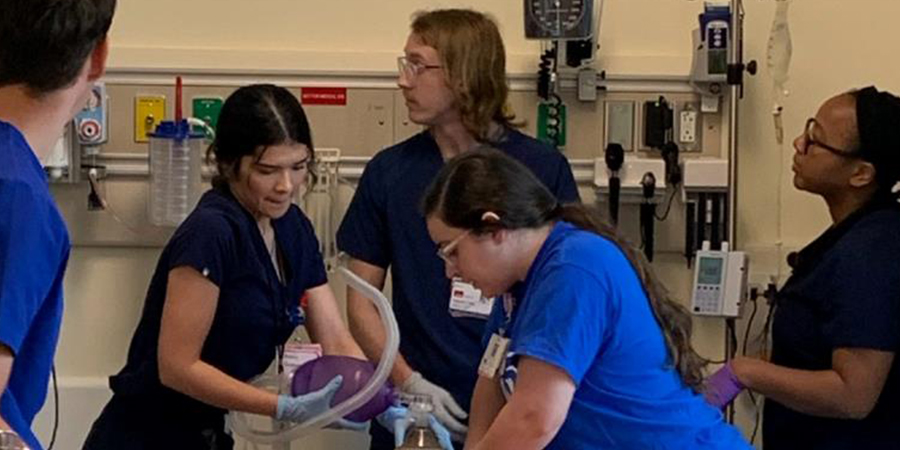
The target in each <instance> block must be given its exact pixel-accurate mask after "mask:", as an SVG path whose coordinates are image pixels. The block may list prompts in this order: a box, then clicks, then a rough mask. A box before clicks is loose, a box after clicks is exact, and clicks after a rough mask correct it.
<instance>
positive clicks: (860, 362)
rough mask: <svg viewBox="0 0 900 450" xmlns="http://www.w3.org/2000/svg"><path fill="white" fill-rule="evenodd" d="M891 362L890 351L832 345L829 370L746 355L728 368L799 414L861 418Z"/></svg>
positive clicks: (875, 398) (872, 403)
mask: <svg viewBox="0 0 900 450" xmlns="http://www.w3.org/2000/svg"><path fill="white" fill-rule="evenodd" d="M893 361H894V353H893V352H885V351H879V350H871V349H862V348H838V349H835V350H834V352H832V356H831V364H832V368H831V370H819V371H811V370H798V369H790V368H787V367H783V366H778V365H775V364H772V363H769V362H765V361H762V360H758V359H752V358H737V359H735V361H734V363H733V369H734V372H735V375H736V376H737V377H738V380H740V381H741V383H743V384H744V385H745V386H747V387H748V388H750V389H752V390H754V391H757V392H759V393H761V394H762V395H764V396H766V397H768V398H771V399H773V400H775V401H777V402H779V403H781V404H783V405H785V406H787V407H788V408H791V409H794V410H796V411H799V412H801V413H804V414H809V415H814V416H820V417H832V418H840V419H864V418H865V417H866V416H868V415H869V413H870V412H872V409H873V408H874V407H875V404H876V403H877V402H878V397H879V396H880V395H881V390H882V389H883V388H884V383H885V381H886V380H887V376H888V373H889V372H890V370H891V364H892V363H893Z"/></svg>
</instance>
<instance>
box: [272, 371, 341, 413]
mask: <svg viewBox="0 0 900 450" xmlns="http://www.w3.org/2000/svg"><path fill="white" fill-rule="evenodd" d="M343 381H344V379H343V378H342V377H341V376H340V375H338V376H336V377H334V378H332V379H331V381H329V382H328V384H326V385H325V386H324V387H323V388H322V389H319V390H318V391H312V392H309V393H307V394H303V395H298V396H296V397H293V396H290V395H283V394H282V395H279V396H278V408H277V410H276V412H275V418H276V419H278V420H289V421H291V422H303V421H306V420H307V419H309V418H311V417H315V416H318V415H320V414H322V413H323V412H325V411H327V410H328V409H329V408H331V400H332V399H333V398H334V394H336V393H337V391H338V389H340V388H341V383H342V382H343Z"/></svg>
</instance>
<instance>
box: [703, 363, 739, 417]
mask: <svg viewBox="0 0 900 450" xmlns="http://www.w3.org/2000/svg"><path fill="white" fill-rule="evenodd" d="M743 390H744V385H743V384H741V382H740V380H738V379H737V377H736V376H735V375H734V370H733V369H732V368H731V362H728V363H727V364H725V365H724V366H723V367H722V368H721V369H719V370H718V371H716V373H714V374H712V375H710V376H709V378H707V379H706V381H705V382H704V383H703V397H704V398H706V401H707V402H708V403H709V404H711V405H713V406H715V407H716V408H719V409H722V408H725V407H726V406H728V404H730V403H731V402H732V401H734V399H735V397H737V396H738V394H740V393H741V391H743Z"/></svg>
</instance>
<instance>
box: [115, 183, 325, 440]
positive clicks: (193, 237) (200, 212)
mask: <svg viewBox="0 0 900 450" xmlns="http://www.w3.org/2000/svg"><path fill="white" fill-rule="evenodd" d="M272 226H273V228H274V229H275V239H276V241H277V243H278V249H279V252H280V256H281V260H282V264H283V267H284V279H285V280H286V284H282V283H281V281H279V279H278V275H277V273H276V271H275V267H274V265H273V264H272V260H271V258H270V256H269V253H268V250H267V249H266V246H265V243H264V242H263V239H262V236H261V235H260V232H259V228H258V226H257V224H256V221H255V219H254V218H253V217H252V216H251V215H250V214H249V213H248V212H247V211H246V210H245V209H244V208H243V207H241V205H240V204H239V203H238V202H237V200H236V199H235V198H234V196H233V195H232V194H231V193H230V192H229V191H228V189H227V188H215V189H212V190H210V191H208V192H206V193H205V194H204V195H203V197H202V198H201V199H200V202H199V204H198V205H197V207H196V208H195V209H194V211H193V212H191V214H190V215H189V216H188V218H187V219H185V221H184V222H183V223H182V224H181V226H179V227H178V230H176V232H175V234H174V236H172V239H171V240H170V241H169V243H168V244H167V245H166V247H165V249H164V250H163V252H162V255H161V256H160V258H159V263H158V264H157V266H156V272H155V273H154V274H153V278H152V280H151V282H150V287H149V289H148V290H147V298H146V301H145V303H144V311H143V313H142V315H141V320H140V323H139V324H138V327H137V330H136V331H135V334H134V338H133V339H132V340H131V346H130V348H129V351H128V361H127V363H126V364H125V367H124V368H123V369H122V371H121V372H119V373H118V374H117V375H115V376H113V377H110V387H111V388H112V390H113V392H115V394H116V395H124V396H133V397H135V398H144V399H146V401H147V402H152V406H153V409H157V410H164V411H169V414H170V416H171V417H182V418H184V420H186V421H189V422H191V423H196V424H197V426H198V427H201V426H209V424H214V425H216V424H218V423H220V422H221V419H222V417H223V415H224V413H225V411H224V410H221V409H219V408H215V407H213V406H210V405H206V404H204V403H202V402H200V401H197V400H194V399H192V398H190V397H188V396H186V395H183V394H181V393H178V392H175V391H173V390H171V389H169V388H167V387H164V386H163V385H162V384H161V383H160V381H159V369H158V367H157V362H156V358H157V341H158V339H159V328H160V321H161V318H162V311H163V305H164V303H165V296H166V288H167V285H168V276H169V272H170V271H171V270H172V269H175V268H177V267H185V266H186V267H192V268H194V269H196V270H197V271H198V272H200V273H201V274H203V275H205V276H206V277H207V278H208V279H209V280H210V281H211V282H212V283H213V284H215V285H216V286H218V287H219V299H218V304H217V306H216V313H215V317H214V318H213V323H212V327H211V328H210V330H209V335H208V336H207V338H206V342H205V343H204V346H203V349H202V351H201V354H200V359H202V360H203V361H204V362H206V363H209V364H211V365H212V366H214V367H216V368H218V369H219V370H221V371H223V372H225V373H226V374H228V375H231V376H232V377H234V378H237V379H239V380H242V381H247V380H249V379H251V378H252V377H254V376H256V375H259V374H261V373H262V372H264V371H265V370H266V368H268V366H269V364H270V363H271V362H272V359H273V358H274V356H275V352H276V348H277V347H278V346H280V345H282V344H284V342H285V341H286V340H287V339H288V337H290V335H291V333H292V332H293V330H294V329H295V328H296V327H297V326H298V325H300V324H301V323H302V319H303V312H302V310H301V309H300V299H301V297H302V296H303V294H304V293H305V292H306V291H307V290H309V289H312V288H315V287H318V286H321V285H323V284H325V283H326V282H327V279H326V274H325V266H324V264H323V261H322V255H321V253H320V252H319V245H318V241H317V240H316V235H315V233H314V231H313V227H312V224H311V223H310V221H309V220H308V219H307V218H306V216H304V215H303V213H302V212H301V211H300V209H299V208H297V206H295V205H292V206H291V207H290V209H289V210H288V212H287V213H286V214H285V215H284V216H282V217H281V218H278V219H276V220H273V221H272ZM149 406H150V405H149V404H148V408H147V409H148V410H149V409H150V408H149ZM140 413H141V412H140V411H135V414H140ZM171 417H170V418H171ZM150 419H152V420H158V419H159V418H150ZM150 419H148V420H150ZM148 426H149V425H148Z"/></svg>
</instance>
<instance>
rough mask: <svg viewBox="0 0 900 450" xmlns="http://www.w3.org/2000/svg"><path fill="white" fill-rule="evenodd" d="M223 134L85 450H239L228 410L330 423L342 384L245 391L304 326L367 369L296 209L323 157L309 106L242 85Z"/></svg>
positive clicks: (270, 89) (279, 91)
mask: <svg viewBox="0 0 900 450" xmlns="http://www.w3.org/2000/svg"><path fill="white" fill-rule="evenodd" d="M216 131H217V134H216V139H215V142H214V143H213V144H212V146H211V148H210V151H211V153H212V154H214V155H215V158H216V163H217V165H218V171H219V175H218V176H217V177H216V179H215V180H214V182H213V189H211V190H210V191H208V192H207V193H206V194H204V196H203V198H202V199H201V200H200V202H199V204H198V205H197V207H196V209H194V211H193V212H192V213H191V215H190V216H189V217H188V218H187V219H186V220H185V221H184V223H182V224H181V226H180V227H179V228H178V230H177V231H176V232H175V234H174V236H172V239H171V240H170V241H169V243H168V244H167V245H166V247H165V249H164V250H163V252H162V255H161V256H160V259H159V263H158V265H157V268H156V272H155V273H154V275H153V279H152V281H151V283H150V288H149V290H148V292H147V298H146V303H145V305H144V311H143V314H142V316H141V320H140V323H139V324H138V327H137V330H136V332H135V335H134V338H133V339H132V341H131V347H130V349H129V352H128V361H127V362H126V364H125V367H124V368H123V369H122V370H121V371H120V372H119V373H118V374H117V375H115V376H113V377H111V378H110V387H111V388H112V390H113V393H114V395H113V398H112V400H111V401H110V402H109V404H107V405H106V408H105V409H104V410H103V412H102V413H101V415H100V417H99V418H98V419H97V421H96V422H95V423H94V426H93V429H92V431H91V433H90V435H89V436H88V439H87V442H86V443H85V446H84V448H86V449H143V448H146V449H162V448H177V449H182V448H183V449H230V448H232V446H233V441H232V439H231V437H230V436H229V434H228V433H227V432H226V431H225V423H224V419H225V413H226V411H227V410H241V411H247V412H251V413H256V414H263V415H269V416H274V417H277V418H279V419H282V420H291V421H302V420H305V419H306V418H308V417H311V416H313V415H316V414H319V413H321V412H322V411H324V410H325V409H327V408H328V407H329V403H330V401H331V398H332V396H333V395H334V392H335V391H336V390H337V389H338V388H339V387H340V383H341V379H340V378H339V377H336V378H335V379H334V380H332V382H331V383H329V384H328V385H326V387H324V388H322V390H320V391H316V392H312V393H310V394H307V395H305V396H300V397H290V396H285V395H280V396H279V395H276V394H274V393H271V392H267V391H264V390H262V389H258V388H256V387H254V386H252V385H250V384H248V383H247V381H248V380H250V379H251V378H253V377H254V376H257V375H259V374H261V373H262V372H264V371H265V370H266V368H267V367H268V366H269V364H270V363H271V362H272V360H273V358H274V357H275V356H276V353H279V352H280V351H281V348H282V346H283V344H284V343H285V341H287V339H288V338H289V337H290V336H291V334H292V333H293V331H294V329H295V328H296V327H297V326H299V325H305V326H306V330H307V331H308V332H309V335H310V336H311V338H312V339H313V340H314V341H316V342H318V343H320V344H322V346H323V348H324V352H325V353H327V354H342V355H352V356H356V357H359V358H363V354H362V351H361V350H360V349H359V347H358V346H357V345H356V343H355V342H354V340H353V338H352V337H351V335H350V333H349V331H348V330H347V328H346V326H345V325H344V323H343V321H342V319H341V315H340V312H339V309H338V307H337V303H336V301H335V298H334V295H333V293H332V291H331V289H330V288H329V287H328V284H327V279H326V275H325V269H324V264H323V261H322V256H321V254H320V252H319V250H318V242H317V240H316V236H315V234H314V231H313V227H312V225H311V223H310V221H309V220H308V219H307V218H306V216H305V215H304V214H303V212H302V211H300V209H299V208H297V206H295V205H294V204H292V200H293V199H294V198H295V195H296V194H297V191H298V189H299V188H301V187H302V186H304V184H305V183H306V182H307V180H308V177H309V172H310V168H311V167H312V166H313V155H314V154H313V145H312V139H311V135H310V130H309V124H308V122H307V120H306V116H305V114H304V112H303V109H302V108H301V106H300V103H299V102H298V101H297V99H296V98H295V97H294V96H293V95H292V94H291V93H290V92H288V91H287V90H285V89H283V88H279V87H276V86H272V85H253V86H247V87H243V88H240V89H238V90H237V91H235V92H234V93H233V94H232V95H231V96H230V97H229V98H228V100H227V101H226V102H225V105H224V107H223V108H222V113H221V116H220V118H219V122H218V125H217V130H216ZM304 296H306V298H307V301H306V306H305V307H304V308H301V298H302V297H304Z"/></svg>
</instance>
